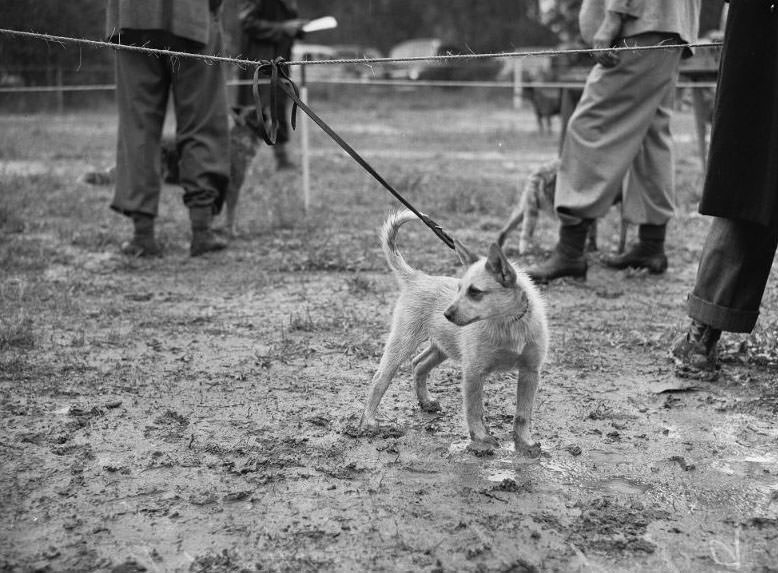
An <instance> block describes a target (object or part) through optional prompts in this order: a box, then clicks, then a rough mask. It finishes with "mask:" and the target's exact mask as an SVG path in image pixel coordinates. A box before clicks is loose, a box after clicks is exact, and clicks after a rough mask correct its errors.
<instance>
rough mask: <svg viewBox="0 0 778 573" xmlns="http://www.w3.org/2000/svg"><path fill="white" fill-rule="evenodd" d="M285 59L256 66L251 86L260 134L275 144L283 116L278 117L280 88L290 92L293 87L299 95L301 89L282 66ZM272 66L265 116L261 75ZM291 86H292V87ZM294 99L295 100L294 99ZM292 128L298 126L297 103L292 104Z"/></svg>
mask: <svg viewBox="0 0 778 573" xmlns="http://www.w3.org/2000/svg"><path fill="white" fill-rule="evenodd" d="M283 63H284V59H283V58H281V57H278V58H276V59H275V60H271V61H267V62H262V63H261V64H260V65H258V66H257V67H256V68H254V80H253V83H252V86H251V91H252V93H253V95H254V105H255V106H256V114H257V120H258V122H259V126H260V134H261V135H262V139H263V140H264V141H265V143H267V144H268V145H275V144H276V142H277V140H278V126H279V125H280V122H281V121H283V118H279V117H278V109H279V106H278V98H279V97H280V95H281V94H279V90H282V91H284V92H285V93H288V90H289V89H291V90H292V91H294V93H295V94H296V95H297V96H298V99H299V91H298V89H297V86H296V85H295V84H294V82H293V81H292V80H291V78H290V77H289V74H288V73H287V72H286V69H285V68H284V67H282V65H283ZM268 68H270V74H269V75H270V90H269V91H270V106H269V108H268V116H269V117H265V107H264V106H263V105H262V98H261V96H260V92H259V76H260V73H262V72H263V71H264V70H267V69H268ZM290 86H291V88H290ZM293 101H294V100H293ZM291 124H292V129H296V127H297V103H293V105H292V117H291Z"/></svg>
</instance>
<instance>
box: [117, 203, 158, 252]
mask: <svg viewBox="0 0 778 573" xmlns="http://www.w3.org/2000/svg"><path fill="white" fill-rule="evenodd" d="M131 216H132V224H133V227H134V232H133V235H132V239H131V240H129V241H126V242H124V243H122V246H121V251H122V253H124V254H125V255H127V256H128V257H159V256H160V255H161V254H162V250H161V249H160V248H159V245H158V244H157V241H156V239H154V217H152V216H151V215H146V214H145V213H133V214H132V215H131Z"/></svg>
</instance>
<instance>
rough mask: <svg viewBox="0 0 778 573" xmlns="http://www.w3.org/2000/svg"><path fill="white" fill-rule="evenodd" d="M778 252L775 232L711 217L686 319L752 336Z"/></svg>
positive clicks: (753, 225) (777, 237)
mask: <svg viewBox="0 0 778 573" xmlns="http://www.w3.org/2000/svg"><path fill="white" fill-rule="evenodd" d="M776 247H778V229H775V228H767V227H763V226H761V225H758V224H755V223H749V222H743V221H736V220H732V219H723V218H718V217H717V218H715V219H713V223H712V224H711V228H710V231H709V232H708V237H707V239H706V240H705V246H704V248H703V251H702V257H701V258H700V266H699V268H698V269H697V282H696V284H695V287H694V291H693V292H692V294H691V295H689V301H688V310H689V316H690V317H691V318H693V319H695V320H697V321H699V322H702V323H704V324H707V325H710V326H712V327H713V328H717V329H719V330H726V331H728V332H751V331H752V330H753V328H754V325H755V324H756V319H757V318H758V317H759V305H760V304H761V302H762V295H763V294H764V289H765V286H766V284H767V279H768V277H769V276H770V269H771V267H772V264H773V258H774V257H775V250H776Z"/></svg>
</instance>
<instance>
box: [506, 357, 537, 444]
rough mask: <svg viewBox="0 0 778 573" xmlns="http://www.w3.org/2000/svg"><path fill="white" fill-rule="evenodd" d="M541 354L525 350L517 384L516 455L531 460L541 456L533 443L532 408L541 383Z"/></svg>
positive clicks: (514, 420) (514, 423) (514, 436)
mask: <svg viewBox="0 0 778 573" xmlns="http://www.w3.org/2000/svg"><path fill="white" fill-rule="evenodd" d="M539 356H540V352H539V350H538V349H537V348H528V349H527V350H525V354H524V357H523V358H524V359H523V360H522V364H521V366H520V367H519V378H518V381H517V383H516V416H515V417H514V418H513V441H514V444H515V445H516V453H517V454H521V455H525V456H528V457H531V458H536V457H538V456H539V455H540V444H539V443H532V440H531V434H530V430H531V427H532V407H533V405H534V403H535V393H536V392H537V389H538V382H539V381H540V365H541V359H540V358H539Z"/></svg>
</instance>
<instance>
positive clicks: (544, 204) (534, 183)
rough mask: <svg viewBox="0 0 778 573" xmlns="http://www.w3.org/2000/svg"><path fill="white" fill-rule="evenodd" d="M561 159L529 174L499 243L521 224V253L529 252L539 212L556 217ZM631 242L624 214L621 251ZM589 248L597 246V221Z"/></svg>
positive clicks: (619, 249)
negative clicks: (628, 241)
mask: <svg viewBox="0 0 778 573" xmlns="http://www.w3.org/2000/svg"><path fill="white" fill-rule="evenodd" d="M559 164H560V160H559V159H558V158H557V159H553V160H551V161H549V162H547V163H543V164H542V165H539V166H538V167H536V168H535V169H534V170H533V171H532V173H530V175H529V177H527V179H526V181H525V183H524V186H523V187H520V188H519V192H518V196H517V201H516V206H515V207H514V208H513V212H512V213H511V215H510V217H508V221H507V222H506V223H505V225H504V226H503V228H502V229H500V233H499V235H498V236H497V244H498V245H499V246H500V247H504V246H505V241H506V240H507V238H508V235H509V234H510V233H511V231H513V230H514V229H515V228H516V227H518V226H519V225H521V232H520V233H519V254H524V253H526V252H527V251H528V250H529V249H530V247H531V245H532V243H533V237H534V234H535V227H536V225H537V223H538V214H539V213H540V212H545V213H548V214H549V215H551V216H552V217H556V213H555V211H554V194H555V192H556V177H557V172H558V171H559ZM626 242H627V224H626V222H625V221H624V218H623V217H622V220H621V231H620V235H619V245H618V252H619V253H623V252H624V248H625V246H626ZM586 245H587V247H586V248H587V250H589V251H596V250H597V221H596V220H595V221H594V222H593V223H592V226H591V227H590V228H589V235H588V236H587V239H586Z"/></svg>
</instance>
